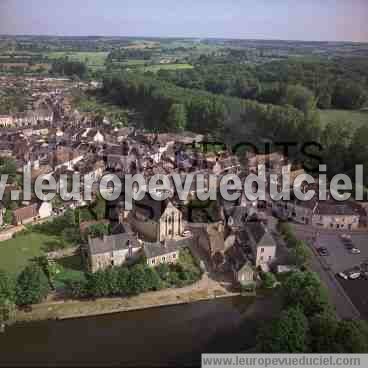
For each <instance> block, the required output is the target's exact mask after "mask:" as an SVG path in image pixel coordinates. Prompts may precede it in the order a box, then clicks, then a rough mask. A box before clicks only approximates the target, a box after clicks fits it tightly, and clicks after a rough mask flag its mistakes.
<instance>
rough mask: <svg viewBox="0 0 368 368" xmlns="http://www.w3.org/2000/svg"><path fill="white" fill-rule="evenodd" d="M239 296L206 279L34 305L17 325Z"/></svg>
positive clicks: (20, 312)
mask: <svg viewBox="0 0 368 368" xmlns="http://www.w3.org/2000/svg"><path fill="white" fill-rule="evenodd" d="M236 295H239V294H238V293H231V292H228V291H227V290H225V289H224V288H223V287H221V286H220V285H219V284H217V283H215V282H214V281H213V280H209V279H207V277H206V276H205V277H203V278H202V280H200V281H199V282H197V283H195V284H193V285H191V286H187V287H184V288H181V289H166V290H161V291H156V292H148V293H144V294H140V295H138V296H132V297H125V298H99V299H96V300H77V301H76V300H66V301H49V302H45V303H41V304H37V305H33V306H32V311H31V312H25V311H18V312H17V315H16V320H17V322H25V321H36V320H45V319H69V318H79V317H87V316H96V315H103V314H110V313H117V312H124V311H132V310H140V309H147V308H157V307H162V306H170V305H177V304H186V303H193V302H197V301H201V300H210V299H214V298H219V297H230V296H236Z"/></svg>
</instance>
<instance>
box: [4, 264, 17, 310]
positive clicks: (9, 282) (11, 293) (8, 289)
mask: <svg viewBox="0 0 368 368" xmlns="http://www.w3.org/2000/svg"><path fill="white" fill-rule="evenodd" d="M5 301H9V302H12V303H14V302H15V282H14V280H13V279H12V278H11V277H10V276H9V275H8V274H7V273H6V272H5V271H2V270H0V304H2V303H5Z"/></svg>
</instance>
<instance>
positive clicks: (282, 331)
mask: <svg viewBox="0 0 368 368" xmlns="http://www.w3.org/2000/svg"><path fill="white" fill-rule="evenodd" d="M281 292H282V297H283V308H284V310H283V312H282V313H281V315H280V317H279V318H277V319H274V320H273V321H272V322H271V323H267V325H264V327H262V328H261V329H260V330H259V332H258V336H257V350H258V351H259V352H263V353H268V354H272V353H278V354H280V353H294V354H295V353H330V354H331V353H340V354H341V353H350V354H352V353H367V352H368V324H367V323H366V321H364V320H338V318H337V316H336V312H335V310H334V309H333V308H332V306H331V305H330V304H329V302H328V297H327V291H326V289H325V288H324V286H323V285H322V284H321V281H320V279H319V278H318V276H317V275H316V274H315V273H313V272H308V271H305V272H301V271H298V272H293V273H291V274H290V275H289V276H288V277H287V279H286V280H285V282H284V283H283V286H282V290H281Z"/></svg>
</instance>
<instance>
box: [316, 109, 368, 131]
mask: <svg viewBox="0 0 368 368" xmlns="http://www.w3.org/2000/svg"><path fill="white" fill-rule="evenodd" d="M319 112H320V116H321V122H322V124H323V126H326V125H327V124H328V123H334V122H337V121H344V122H346V123H347V124H349V125H351V127H352V128H354V129H356V128H359V127H360V126H361V125H362V124H367V123H368V111H349V110H319Z"/></svg>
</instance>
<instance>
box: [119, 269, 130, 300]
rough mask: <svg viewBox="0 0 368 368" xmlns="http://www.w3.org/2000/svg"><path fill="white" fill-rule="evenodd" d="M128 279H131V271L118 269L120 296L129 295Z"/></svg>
mask: <svg viewBox="0 0 368 368" xmlns="http://www.w3.org/2000/svg"><path fill="white" fill-rule="evenodd" d="M128 279H129V271H128V269H127V268H126V267H119V268H118V275H117V285H116V286H117V289H118V290H119V294H121V295H125V294H128V291H129V289H128Z"/></svg>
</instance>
